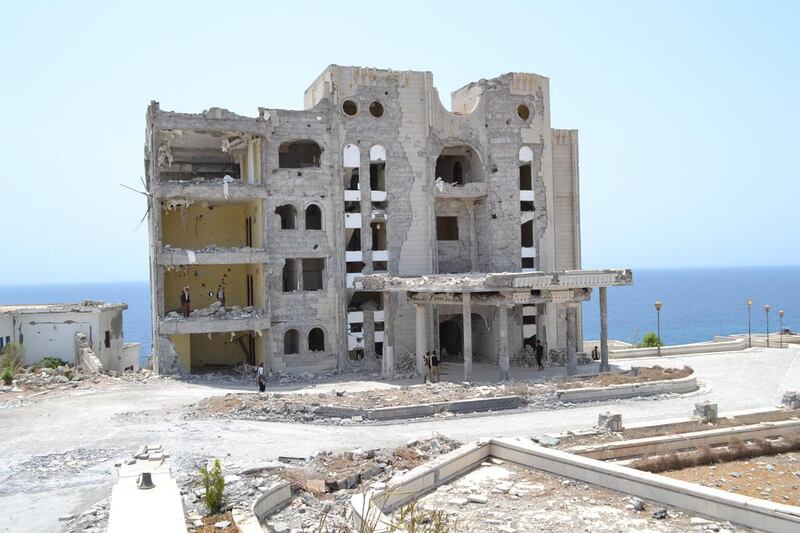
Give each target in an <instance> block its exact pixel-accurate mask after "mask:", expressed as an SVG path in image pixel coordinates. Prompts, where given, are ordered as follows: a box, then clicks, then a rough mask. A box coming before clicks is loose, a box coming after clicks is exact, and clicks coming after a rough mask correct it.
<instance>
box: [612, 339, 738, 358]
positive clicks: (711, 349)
mask: <svg viewBox="0 0 800 533" xmlns="http://www.w3.org/2000/svg"><path fill="white" fill-rule="evenodd" d="M745 348H747V339H736V340H729V341H719V342H699V343H694V344H675V345H673V346H662V347H661V356H662V357H663V356H665V355H694V354H703V353H722V352H737V351H740V350H744V349H745ZM658 355H659V354H658V348H627V349H624V350H612V351H610V352H609V353H608V357H609V359H611V360H612V361H613V360H615V359H634V358H637V357H657V356H658Z"/></svg>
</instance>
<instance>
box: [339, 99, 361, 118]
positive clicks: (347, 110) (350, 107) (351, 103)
mask: <svg viewBox="0 0 800 533" xmlns="http://www.w3.org/2000/svg"><path fill="white" fill-rule="evenodd" d="M342 111H344V114H345V115H347V116H348V117H354V116H356V114H357V113H358V104H356V102H355V100H345V101H344V102H343V103H342Z"/></svg>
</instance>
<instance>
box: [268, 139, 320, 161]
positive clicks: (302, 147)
mask: <svg viewBox="0 0 800 533" xmlns="http://www.w3.org/2000/svg"><path fill="white" fill-rule="evenodd" d="M321 158H322V148H320V147H319V145H318V144H317V143H315V142H314V141H312V140H309V139H301V140H299V141H290V142H285V143H283V144H281V145H280V147H278V166H279V167H280V168H306V167H319V162H320V159H321Z"/></svg>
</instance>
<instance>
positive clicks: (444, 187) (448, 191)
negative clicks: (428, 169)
mask: <svg viewBox="0 0 800 533" xmlns="http://www.w3.org/2000/svg"><path fill="white" fill-rule="evenodd" d="M487 191H488V187H487V186H486V183H483V182H475V183H466V184H464V185H457V184H453V183H447V182H445V181H442V180H436V198H451V199H456V200H468V199H478V198H484V197H485V196H486V195H487Z"/></svg>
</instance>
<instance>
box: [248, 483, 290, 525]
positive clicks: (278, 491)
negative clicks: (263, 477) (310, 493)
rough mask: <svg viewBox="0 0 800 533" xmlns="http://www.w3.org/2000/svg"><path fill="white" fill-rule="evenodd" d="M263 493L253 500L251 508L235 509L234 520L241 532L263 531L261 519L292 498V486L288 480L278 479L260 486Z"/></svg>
mask: <svg viewBox="0 0 800 533" xmlns="http://www.w3.org/2000/svg"><path fill="white" fill-rule="evenodd" d="M259 490H261V491H262V494H261V495H260V496H258V497H257V498H256V500H255V501H254V502H253V505H252V507H251V509H249V510H247V509H234V510H233V522H234V523H235V524H236V525H237V526H238V527H239V530H240V531H241V533H262V532H263V531H264V529H263V528H262V527H261V521H262V520H264V519H265V518H266V517H268V516H269V515H271V514H273V513H275V512H276V511H277V510H278V509H280V508H281V507H283V506H284V505H286V504H287V503H289V501H291V499H292V486H291V484H290V483H289V482H288V481H278V482H276V483H273V484H272V485H270V486H268V487H259Z"/></svg>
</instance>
